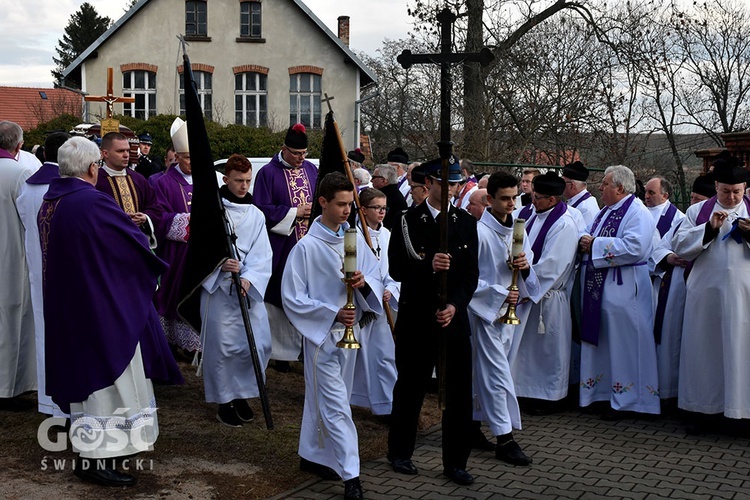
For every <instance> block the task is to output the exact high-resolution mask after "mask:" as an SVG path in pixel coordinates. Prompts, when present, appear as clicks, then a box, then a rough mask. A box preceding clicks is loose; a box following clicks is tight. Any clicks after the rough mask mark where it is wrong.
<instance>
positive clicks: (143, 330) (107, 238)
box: [38, 177, 183, 412]
mask: <svg viewBox="0 0 750 500" xmlns="http://www.w3.org/2000/svg"><path fill="white" fill-rule="evenodd" d="M38 222H39V238H40V243H41V246H42V259H43V269H44V274H43V293H44V319H45V332H44V336H45V349H46V351H47V352H48V353H54V355H52V356H47V357H46V363H45V369H46V377H47V394H49V395H50V396H51V397H52V400H53V401H54V402H55V403H57V404H58V405H59V406H60V408H61V409H62V410H63V411H65V412H69V411H70V403H72V402H80V401H84V400H85V399H86V398H88V397H89V396H90V395H91V394H92V393H93V392H95V391H98V390H100V389H103V388H105V387H109V386H111V385H112V384H113V383H114V382H115V380H117V378H118V377H119V376H120V375H121V374H122V373H123V371H124V370H125V368H127V366H128V364H129V363H130V361H131V359H132V358H133V355H134V354H135V348H136V345H137V344H138V343H139V342H140V345H141V354H142V357H143V365H144V369H145V373H146V377H147V378H149V379H152V380H155V381H158V382H166V383H182V381H183V380H182V375H181V374H180V370H179V368H178V367H177V364H176V363H175V361H174V358H173V357H172V354H171V352H170V350H169V346H168V345H167V341H166V339H165V337H164V332H163V331H162V329H161V326H160V324H159V318H158V317H157V315H156V310H155V309H154V306H153V304H152V302H151V301H152V299H153V296H154V291H155V289H156V281H157V278H158V276H159V274H161V273H162V272H163V271H164V270H165V269H166V267H167V266H166V264H165V263H164V262H163V261H162V260H161V259H159V258H158V257H156V256H155V255H154V254H153V253H152V252H151V251H150V249H149V246H148V241H147V239H146V236H145V235H144V234H143V233H142V232H141V231H140V230H139V229H138V228H137V227H136V226H135V225H134V224H133V223H132V222H131V221H130V218H129V217H128V216H127V215H126V214H125V213H124V212H123V211H122V209H121V208H120V207H118V206H117V205H116V204H115V202H114V201H113V200H112V198H111V197H110V196H109V195H106V194H104V193H101V192H99V191H97V190H96V189H94V186H92V185H91V184H88V183H87V182H84V181H82V180H81V179H77V178H70V177H67V178H58V179H52V181H51V182H50V187H49V190H48V191H47V194H46V195H45V196H44V202H43V203H42V207H41V209H40V210H39V219H38Z"/></svg>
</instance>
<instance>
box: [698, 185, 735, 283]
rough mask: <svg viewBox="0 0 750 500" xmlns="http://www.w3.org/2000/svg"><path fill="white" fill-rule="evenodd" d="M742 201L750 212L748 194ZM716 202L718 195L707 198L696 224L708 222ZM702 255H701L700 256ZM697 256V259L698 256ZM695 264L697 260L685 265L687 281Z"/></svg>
mask: <svg viewBox="0 0 750 500" xmlns="http://www.w3.org/2000/svg"><path fill="white" fill-rule="evenodd" d="M742 201H743V202H745V208H746V209H747V211H748V212H750V199H748V198H747V196H744V195H743V196H742ZM715 204H716V196H712V197H711V198H709V199H707V200H706V201H705V202H704V203H703V206H702V207H701V211H700V212H698V217H696V218H695V225H696V226H700V225H701V224H705V223H706V222H708V219H710V218H711V214H712V213H713V210H714V205H715ZM698 257H700V255H699V256H698ZM698 257H696V259H697V258H698ZM694 264H695V260H693V261H691V262H689V263H688V265H687V266H685V282H687V279H688V276H689V275H690V271H692V270H693V265H694Z"/></svg>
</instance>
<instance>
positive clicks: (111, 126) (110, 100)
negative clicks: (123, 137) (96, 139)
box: [84, 68, 135, 137]
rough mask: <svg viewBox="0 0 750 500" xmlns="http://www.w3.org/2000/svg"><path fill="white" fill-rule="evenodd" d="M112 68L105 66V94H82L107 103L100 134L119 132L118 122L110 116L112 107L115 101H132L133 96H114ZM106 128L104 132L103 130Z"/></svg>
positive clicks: (93, 100) (86, 97) (87, 99)
mask: <svg viewBox="0 0 750 500" xmlns="http://www.w3.org/2000/svg"><path fill="white" fill-rule="evenodd" d="M113 89H114V70H113V69H112V68H107V95H87V96H84V100H86V101H89V102H104V103H106V104H107V116H106V118H105V119H104V120H102V123H101V136H102V137H104V135H106V134H107V132H119V131H120V122H119V121H117V120H115V119H113V118H112V107H113V106H114V104H115V103H116V102H122V103H125V102H128V103H134V102H135V98H134V97H121V96H116V95H115V93H114V90H113ZM105 130H106V132H105Z"/></svg>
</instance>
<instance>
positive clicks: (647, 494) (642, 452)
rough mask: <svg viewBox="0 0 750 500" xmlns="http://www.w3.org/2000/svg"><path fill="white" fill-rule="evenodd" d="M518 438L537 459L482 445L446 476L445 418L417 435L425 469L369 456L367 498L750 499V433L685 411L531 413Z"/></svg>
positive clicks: (307, 495)
mask: <svg viewBox="0 0 750 500" xmlns="http://www.w3.org/2000/svg"><path fill="white" fill-rule="evenodd" d="M523 425H524V429H523V430H522V431H517V432H514V435H515V437H516V440H517V441H518V442H519V444H520V445H521V447H522V448H523V449H524V451H526V453H527V454H529V455H530V456H532V458H533V459H534V463H533V465H531V466H530V467H514V466H511V465H507V464H505V463H502V462H499V461H498V460H496V459H495V457H494V454H493V453H489V452H478V451H474V452H473V453H472V456H471V458H470V459H469V466H468V470H469V472H470V473H471V474H473V475H474V478H475V479H476V482H475V484H474V485H472V486H469V487H462V486H458V485H456V484H454V483H452V482H451V481H450V480H448V479H447V478H445V477H444V476H442V474H441V473H442V466H441V462H440V427H439V426H438V427H435V428H433V429H430V430H429V431H427V432H425V433H424V434H422V435H421V436H420V437H419V439H418V441H417V449H416V450H415V453H414V457H413V460H414V464H415V465H416V466H417V468H418V469H419V472H420V474H419V475H418V476H405V475H401V474H396V473H394V472H393V471H392V469H391V467H390V465H389V464H388V462H387V461H386V459H385V458H381V459H379V460H375V461H372V462H367V463H363V464H362V468H361V479H362V484H363V487H364V490H365V498H370V499H373V498H447V497H450V498H649V499H651V498H654V499H655V498H686V499H692V498H701V499H703V498H736V499H744V498H748V499H750V440H749V439H748V438H747V437H746V436H747V435H746V434H745V437H738V436H737V435H731V434H729V433H716V434H714V433H710V434H706V435H702V436H688V435H686V433H685V425H684V422H683V421H682V419H681V418H680V417H658V418H631V419H625V420H620V421H616V422H605V421H602V420H601V419H600V418H599V415H597V414H587V413H582V412H581V411H578V410H569V411H566V412H563V413H559V414H556V415H550V416H525V415H524V418H523ZM342 496H343V484H342V483H341V482H332V481H321V480H312V481H308V482H306V483H305V484H303V485H301V486H300V487H299V488H297V489H295V490H293V491H288V492H286V493H284V494H282V495H279V497H277V498H295V499H327V498H342Z"/></svg>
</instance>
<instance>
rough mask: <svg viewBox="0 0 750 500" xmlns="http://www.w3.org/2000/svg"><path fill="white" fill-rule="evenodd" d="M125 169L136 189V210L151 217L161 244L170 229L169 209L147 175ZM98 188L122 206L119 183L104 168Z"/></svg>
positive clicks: (100, 173) (98, 180) (101, 169)
mask: <svg viewBox="0 0 750 500" xmlns="http://www.w3.org/2000/svg"><path fill="white" fill-rule="evenodd" d="M125 171H126V172H127V176H128V179H129V182H128V183H129V184H130V185H131V186H132V188H134V189H135V196H134V199H133V201H134V202H135V210H136V212H143V213H144V214H146V215H148V216H149V217H150V218H151V223H152V224H153V225H154V233H155V236H156V240H157V241H158V242H159V244H161V242H162V241H164V237H165V236H166V234H167V231H168V230H169V225H168V224H165V222H164V212H166V211H167V210H166V207H164V204H163V203H162V201H161V198H160V197H159V195H158V194H157V192H156V190H155V189H154V187H153V186H151V185H150V184H149V183H148V181H147V180H146V178H145V177H143V176H142V175H141V174H139V173H138V172H134V171H132V170H130V169H129V168H127V169H125ZM96 189H97V190H99V191H101V192H102V193H107V194H108V195H110V196H111V197H112V198H113V199H114V200H115V202H116V203H117V205H119V206H120V207H121V208H122V204H121V202H120V199H121V195H120V192H119V190H118V188H117V183H116V182H115V181H114V180H113V179H112V177H110V175H109V174H108V173H107V172H106V170H104V169H103V168H100V169H99V178H98V179H97V181H96Z"/></svg>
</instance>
